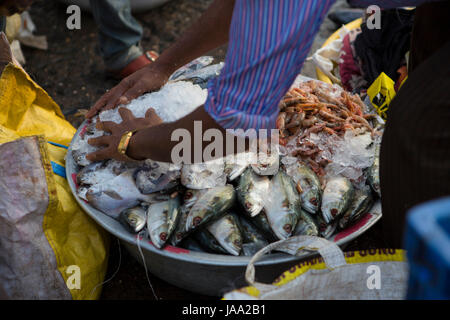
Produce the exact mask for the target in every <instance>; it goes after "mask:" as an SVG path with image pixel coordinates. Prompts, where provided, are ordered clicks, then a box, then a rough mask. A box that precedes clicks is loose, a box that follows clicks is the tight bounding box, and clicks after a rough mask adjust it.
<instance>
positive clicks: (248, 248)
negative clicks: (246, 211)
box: [239, 217, 269, 256]
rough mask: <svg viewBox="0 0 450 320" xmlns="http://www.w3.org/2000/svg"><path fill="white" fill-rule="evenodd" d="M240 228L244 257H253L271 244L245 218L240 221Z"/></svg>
mask: <svg viewBox="0 0 450 320" xmlns="http://www.w3.org/2000/svg"><path fill="white" fill-rule="evenodd" d="M239 228H240V230H241V235H242V241H243V244H242V254H243V255H244V256H253V255H254V254H255V253H256V252H258V251H259V250H261V249H262V248H264V247H265V246H267V245H268V244H269V242H268V241H267V239H266V238H265V237H264V236H263V235H262V233H261V232H260V231H259V230H258V228H257V227H255V226H254V225H253V224H252V223H251V222H250V221H248V220H247V219H245V218H244V217H240V219H239Z"/></svg>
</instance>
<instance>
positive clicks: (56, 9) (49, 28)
mask: <svg viewBox="0 0 450 320" xmlns="http://www.w3.org/2000/svg"><path fill="white" fill-rule="evenodd" d="M211 2H212V0H175V1H171V2H169V3H168V4H166V5H163V6H161V7H159V8H156V9H153V10H151V11H148V12H146V13H140V14H136V15H135V17H136V18H137V19H138V20H139V21H140V22H141V24H142V25H143V27H144V36H143V39H142V45H143V47H144V48H146V49H153V50H156V51H158V52H162V51H163V50H164V49H166V48H167V47H168V46H169V45H170V44H171V43H173V42H174V41H175V40H176V38H177V37H178V36H179V35H180V34H181V33H182V32H183V31H184V30H185V29H186V28H187V27H188V26H189V25H190V24H191V23H192V22H193V21H195V20H196V19H197V18H198V17H199V16H200V15H201V13H202V12H203V11H204V10H205V9H206V8H207V7H208V5H209V4H210V3H211ZM346 6H347V5H346V2H345V1H343V0H339V1H337V2H336V4H335V5H334V6H333V8H332V10H335V9H336V8H340V7H346ZM66 8H67V6H66V5H64V4H61V3H59V2H58V1H54V0H53V1H43V0H40V1H36V2H35V3H34V4H33V6H32V8H31V10H30V13H31V16H32V18H33V21H34V22H35V24H36V26H37V32H36V33H37V34H40V35H46V36H47V38H48V43H49V50H48V51H40V50H36V49H31V48H26V47H25V48H23V51H24V55H25V58H26V60H27V63H26V65H25V68H26V70H27V71H28V72H29V74H30V75H31V77H32V78H33V79H34V80H35V81H36V82H37V83H38V84H39V85H41V86H42V87H43V88H44V89H45V90H46V91H47V92H48V93H49V94H50V96H51V97H52V98H53V99H54V100H55V101H56V102H57V103H58V104H59V105H60V106H61V109H62V110H63V113H64V114H65V115H66V117H67V119H68V120H69V121H70V122H71V123H72V124H73V125H74V126H75V127H78V126H79V125H80V123H81V122H82V120H83V118H82V117H80V116H77V115H76V112H77V110H78V109H83V108H85V109H86V108H89V107H90V106H91V105H92V104H93V103H94V102H95V101H96V100H97V99H98V98H99V97H100V96H101V95H102V94H103V93H104V92H105V90H107V89H109V88H111V87H112V86H114V85H115V84H116V83H117V82H116V81H115V80H112V79H109V78H106V77H105V76H104V66H103V62H102V59H101V58H100V56H99V55H98V52H97V50H98V49H97V27H96V24H95V22H94V21H93V19H92V16H91V15H90V14H89V13H87V12H83V13H82V19H81V30H75V31H70V30H68V29H66V19H67V16H68V15H67V14H66ZM49 21H51V23H49ZM337 27H338V26H336V25H335V24H334V23H333V22H331V21H330V20H329V19H325V21H324V23H323V25H322V27H321V29H320V31H319V33H318V35H317V37H316V39H315V41H314V44H313V47H312V49H311V52H313V51H315V50H316V49H317V48H318V47H320V45H321V44H322V43H323V41H324V40H325V39H326V38H327V37H329V35H330V34H331V33H333V32H334V31H335V30H336V29H337ZM225 53H226V46H225V47H222V48H218V49H216V50H214V51H212V52H211V53H210V55H213V56H214V57H215V58H217V59H218V60H223V59H224V57H225ZM302 73H303V74H304V75H307V76H310V77H315V71H314V68H313V66H312V65H311V63H309V62H306V63H305V65H304V67H303V70H302ZM379 229H380V227H379V225H376V226H374V227H373V228H372V229H371V230H369V232H367V233H366V234H364V235H363V236H361V237H360V238H359V239H357V240H355V241H353V242H352V243H351V244H349V246H348V247H347V248H346V249H347V250H356V249H362V248H376V247H382V244H383V243H382V240H381V239H380V237H379V236H378V234H379ZM119 263H120V265H119ZM111 277H112V279H111V280H109V281H108V282H107V283H106V284H104V286H103V290H102V296H101V299H155V298H154V295H153V293H152V290H151V288H150V286H149V284H148V282H147V280H146V276H145V271H144V268H143V267H142V265H140V264H139V263H138V262H137V261H136V260H134V259H133V258H132V257H131V256H130V255H129V254H128V252H127V251H126V250H124V249H123V248H121V247H120V246H119V245H118V241H117V239H115V238H114V237H111V249H110V258H109V267H108V272H107V275H106V279H109V278H111ZM150 281H151V283H152V285H153V287H154V290H155V293H156V295H157V296H158V298H159V299H163V300H177V299H216V298H211V297H206V296H202V295H198V294H193V293H191V292H188V291H185V290H182V289H179V288H177V287H175V286H172V285H170V284H168V283H166V282H165V281H163V280H161V279H158V278H157V277H154V276H152V275H150Z"/></svg>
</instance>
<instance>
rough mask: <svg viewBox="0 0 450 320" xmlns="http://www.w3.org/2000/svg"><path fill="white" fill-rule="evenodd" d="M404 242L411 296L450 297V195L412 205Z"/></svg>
mask: <svg viewBox="0 0 450 320" xmlns="http://www.w3.org/2000/svg"><path fill="white" fill-rule="evenodd" d="M404 241H405V249H406V250H407V257H408V262H409V268H410V274H409V282H408V293H407V299H439V300H440V299H447V300H448V299H450V197H448V198H442V199H438V200H434V201H430V202H426V203H424V204H421V205H418V206H416V207H414V208H412V209H411V210H410V211H409V213H408V216H407V226H406V232H405V240H404Z"/></svg>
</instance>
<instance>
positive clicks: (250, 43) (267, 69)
mask: <svg viewBox="0 0 450 320" xmlns="http://www.w3.org/2000/svg"><path fill="white" fill-rule="evenodd" d="M349 2H350V3H351V4H356V5H358V6H361V7H366V6H369V5H372V4H378V5H379V6H380V7H384V8H392V7H398V6H406V5H412V6H416V5H419V4H421V3H423V2H427V1H425V0H415V1H399V0H396V1H395V0H391V1H377V0H366V1H364V0H350V1H349ZM333 3H334V0H316V1H310V0H236V3H235V7H234V11H233V17H232V20H231V25H230V31H229V45H228V51H227V55H226V59H225V66H224V68H223V69H222V72H221V74H220V75H219V76H218V77H217V78H215V79H213V80H211V81H210V82H209V84H208V98H207V100H206V103H205V106H204V107H205V110H206V111H207V112H208V113H209V115H210V116H211V117H212V118H213V119H214V120H215V121H216V122H217V123H218V124H219V125H221V126H222V127H223V128H225V129H229V128H230V129H243V130H247V129H249V128H254V129H272V128H275V121H276V118H277V115H278V104H279V102H280V100H281V99H282V97H283V96H284V95H285V94H286V92H287V91H288V90H289V88H290V86H291V85H292V83H293V82H294V80H295V78H296V77H297V75H298V74H299V73H300V71H301V68H302V65H303V62H304V60H305V59H306V56H307V54H308V52H309V50H310V48H311V45H312V42H313V40H314V36H315V34H316V32H317V31H318V30H319V27H320V25H321V23H322V21H323V19H324V18H325V16H326V14H327V12H328V10H329V9H330V7H331V5H332V4H333Z"/></svg>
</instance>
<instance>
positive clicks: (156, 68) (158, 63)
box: [147, 57, 178, 79]
mask: <svg viewBox="0 0 450 320" xmlns="http://www.w3.org/2000/svg"><path fill="white" fill-rule="evenodd" d="M163 59H164V58H163ZM163 59H161V57H159V58H158V59H156V60H155V62H153V63H150V64H149V65H148V66H147V68H148V69H149V70H151V72H156V73H159V74H161V75H163V76H164V77H165V78H167V79H169V77H170V76H171V75H172V73H174V72H175V71H176V70H177V69H178V68H177V67H176V66H175V64H173V63H167V62H165V61H164V60H163Z"/></svg>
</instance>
